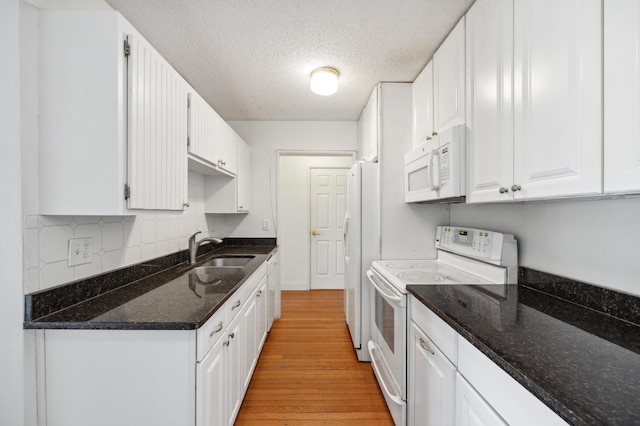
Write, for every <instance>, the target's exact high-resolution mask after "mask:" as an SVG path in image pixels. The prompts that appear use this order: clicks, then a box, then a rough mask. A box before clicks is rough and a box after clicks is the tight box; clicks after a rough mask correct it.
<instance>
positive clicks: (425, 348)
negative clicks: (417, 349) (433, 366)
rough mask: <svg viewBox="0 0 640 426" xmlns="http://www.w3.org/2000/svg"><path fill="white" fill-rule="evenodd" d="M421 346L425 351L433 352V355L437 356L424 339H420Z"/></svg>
mask: <svg viewBox="0 0 640 426" xmlns="http://www.w3.org/2000/svg"><path fill="white" fill-rule="evenodd" d="M420 346H422V349H424V350H425V351H428V352H431V355H435V354H436V353H435V352H434V351H433V349H431V348H430V347H429V346H427V342H425V341H424V339H423V338H422V337H421V338H420Z"/></svg>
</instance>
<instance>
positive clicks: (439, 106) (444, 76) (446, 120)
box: [433, 17, 465, 132]
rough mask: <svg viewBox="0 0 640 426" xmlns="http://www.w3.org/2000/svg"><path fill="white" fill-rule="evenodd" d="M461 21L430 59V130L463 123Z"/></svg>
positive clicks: (463, 79) (463, 83)
mask: <svg viewBox="0 0 640 426" xmlns="http://www.w3.org/2000/svg"><path fill="white" fill-rule="evenodd" d="M464 42H465V40H464V17H463V18H462V19H461V20H460V22H458V24H457V25H456V26H455V28H454V29H453V30H452V31H451V33H449V35H448V36H447V38H446V39H445V40H444V42H443V43H442V45H441V46H440V47H439V48H438V50H437V51H436V53H435V54H434V55H433V99H434V111H433V119H434V127H435V131H436V132H441V131H442V130H444V129H447V128H449V127H451V126H455V125H456V124H464V123H465V117H464V114H465V111H464V100H465V94H464V93H465V88H464V85H465V78H464V72H465V65H464Z"/></svg>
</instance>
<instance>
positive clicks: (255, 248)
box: [24, 241, 276, 330]
mask: <svg viewBox="0 0 640 426" xmlns="http://www.w3.org/2000/svg"><path fill="white" fill-rule="evenodd" d="M225 243H226V241H225ZM202 247H203V248H204V247H205V245H203V246H202ZM211 248H213V250H211ZM211 248H210V251H209V252H208V253H206V254H203V255H201V256H200V257H199V258H198V263H197V264H195V265H190V264H189V263H188V262H187V260H186V257H185V256H186V254H185V253H178V254H176V255H172V256H168V257H167V258H168V259H156V260H154V261H149V262H146V263H143V264H139V265H135V266H134V267H131V268H124V269H123V270H120V271H116V272H115V273H109V274H104V275H101V276H98V277H93V278H90V279H87V280H82V281H80V282H76V283H71V284H67V285H64V286H60V287H57V288H54V289H48V290H44V291H42V292H38V293H34V294H30V295H27V296H26V297H25V304H26V306H25V322H24V328H27V329H34V328H46V329H124V330H126V329H131V330H144V329H148V330H189V329H196V328H199V327H200V326H202V324H204V323H205V322H206V320H207V319H209V318H210V317H211V316H212V315H213V314H214V313H215V312H216V311H217V310H218V309H219V308H220V307H221V306H222V305H223V304H224V302H225V301H226V300H227V299H228V298H229V297H231V295H232V294H233V293H234V292H235V291H236V290H237V289H238V288H240V286H241V285H242V283H243V282H244V281H245V280H246V279H247V278H248V277H249V276H250V275H251V274H252V273H253V272H255V271H256V270H257V269H258V268H259V267H260V266H261V265H262V264H263V263H264V262H265V261H266V260H267V259H268V257H269V255H270V254H271V253H272V252H273V251H274V250H275V249H276V246H275V241H273V243H272V244H257V245H252V244H239V245H230V244H225V245H224V246H222V247H219V248H214V247H211ZM220 255H235V256H238V255H252V256H254V257H253V259H252V260H250V261H249V262H248V263H247V264H246V265H244V266H243V267H242V268H217V269H218V270H219V272H218V271H217V272H216V274H215V275H206V276H204V277H203V276H201V278H203V279H202V280H199V279H197V278H196V277H195V276H194V275H190V274H189V273H188V272H189V270H191V269H193V268H194V267H196V266H200V265H203V264H206V263H207V261H209V260H210V259H212V258H214V257H219V256H220ZM173 262H175V263H174V264H173V265H171V263H173ZM132 278H133V279H132ZM218 279H219V282H218ZM214 280H215V284H207V283H206V282H203V281H214Z"/></svg>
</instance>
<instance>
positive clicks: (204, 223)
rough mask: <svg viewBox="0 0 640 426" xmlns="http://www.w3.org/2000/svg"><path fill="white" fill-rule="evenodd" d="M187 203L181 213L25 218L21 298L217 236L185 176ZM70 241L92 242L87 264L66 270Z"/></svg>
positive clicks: (200, 183)
mask: <svg viewBox="0 0 640 426" xmlns="http://www.w3.org/2000/svg"><path fill="white" fill-rule="evenodd" d="M189 203H190V206H189V208H188V209H187V210H185V211H183V212H164V211H163V212H158V211H155V212H148V211H142V212H140V213H139V214H137V215H136V216H37V215H29V216H24V218H23V238H24V253H23V256H24V279H25V283H24V288H25V293H31V292H34V291H38V290H43V289H46V288H50V287H53V286H56V285H59V284H64V283H67V282H70V281H74V280H78V279H81V278H86V277H89V276H92V275H97V274H100V273H104V272H107V271H111V270H114V269H118V268H121V267H123V266H127V265H131V264H134V263H138V262H142V261H145V260H148V259H153V258H155V257H158V256H163V255H166V254H169V253H173V252H176V251H179V250H184V249H186V248H187V240H188V238H189V236H190V235H191V234H193V233H194V232H196V231H202V233H203V236H207V235H216V234H215V229H216V223H215V222H216V220H223V219H222V218H221V217H218V218H216V216H212V215H208V216H207V215H205V214H204V178H203V176H201V175H198V174H194V173H189ZM219 228H222V227H219ZM216 236H219V237H224V235H216ZM71 238H91V246H92V262H91V263H86V264H82V265H77V266H69V262H68V254H69V239H71Z"/></svg>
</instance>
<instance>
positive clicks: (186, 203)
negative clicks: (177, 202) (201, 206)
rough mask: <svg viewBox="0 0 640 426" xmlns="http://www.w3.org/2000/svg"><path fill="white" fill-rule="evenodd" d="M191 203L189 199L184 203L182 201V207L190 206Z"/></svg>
mask: <svg viewBox="0 0 640 426" xmlns="http://www.w3.org/2000/svg"><path fill="white" fill-rule="evenodd" d="M190 205H191V204H189V202H188V201H185V202H184V203H182V207H189V206H190Z"/></svg>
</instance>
